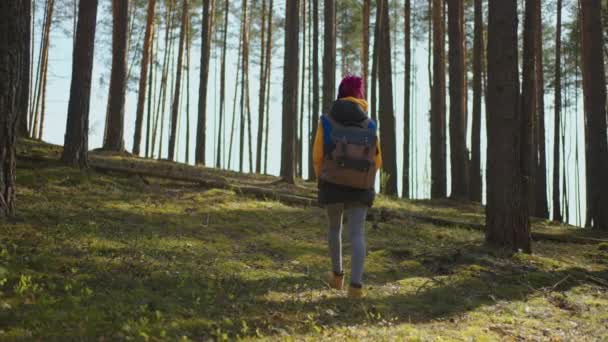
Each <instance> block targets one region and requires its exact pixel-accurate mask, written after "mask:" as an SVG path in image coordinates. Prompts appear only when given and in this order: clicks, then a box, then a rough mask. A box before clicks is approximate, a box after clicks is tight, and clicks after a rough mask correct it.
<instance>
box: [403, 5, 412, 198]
mask: <svg viewBox="0 0 608 342" xmlns="http://www.w3.org/2000/svg"><path fill="white" fill-rule="evenodd" d="M411 20H412V1H411V0H405V8H404V25H403V26H404V27H403V32H404V35H405V38H404V51H405V75H404V83H405V84H404V85H403V89H404V90H403V178H402V184H401V187H402V189H401V190H402V191H401V197H403V198H409V197H410V140H411V137H410V120H411V113H410V109H411V86H412V83H411V82H412V46H411V45H412V27H411Z"/></svg>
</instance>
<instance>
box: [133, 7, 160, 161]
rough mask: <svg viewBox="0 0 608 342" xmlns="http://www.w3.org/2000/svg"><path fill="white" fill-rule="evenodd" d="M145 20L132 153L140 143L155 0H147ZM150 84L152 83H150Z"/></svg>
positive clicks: (136, 153) (137, 151)
mask: <svg viewBox="0 0 608 342" xmlns="http://www.w3.org/2000/svg"><path fill="white" fill-rule="evenodd" d="M147 16H148V17H147V20H146V33H145V37H144V47H143V51H142V56H141V57H142V60H141V71H140V73H139V91H138V95H137V110H136V114H135V134H134V136H133V154H135V155H139V152H140V151H139V150H140V145H141V131H142V126H143V121H144V106H145V103H146V102H145V101H146V87H147V86H148V85H147V81H148V67H149V65H150V62H149V61H150V56H151V54H152V48H151V47H152V44H153V41H154V21H155V20H154V18H155V16H156V0H149V1H148V14H147ZM150 86H152V85H150Z"/></svg>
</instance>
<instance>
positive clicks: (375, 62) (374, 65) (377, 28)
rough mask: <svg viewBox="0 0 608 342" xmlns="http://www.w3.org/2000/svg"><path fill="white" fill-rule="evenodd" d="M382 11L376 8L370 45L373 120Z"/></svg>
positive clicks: (371, 109)
mask: <svg viewBox="0 0 608 342" xmlns="http://www.w3.org/2000/svg"><path fill="white" fill-rule="evenodd" d="M378 1H379V0H376V8H377V7H378ZM381 18H382V13H381V12H378V10H376V22H375V23H374V46H373V47H372V76H371V78H372V84H371V85H370V93H371V94H369V97H370V104H369V111H370V113H371V117H372V119H374V120H377V119H378V118H377V115H376V109H377V107H378V103H377V102H378V98H377V95H378V91H377V87H378V55H379V51H378V49H379V39H380V26H381V23H382V20H381Z"/></svg>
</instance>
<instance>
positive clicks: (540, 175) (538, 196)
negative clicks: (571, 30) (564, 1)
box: [533, 0, 549, 218]
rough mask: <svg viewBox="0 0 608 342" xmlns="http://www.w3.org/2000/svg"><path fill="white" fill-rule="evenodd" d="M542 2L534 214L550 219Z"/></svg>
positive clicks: (536, 37) (537, 65)
mask: <svg viewBox="0 0 608 342" xmlns="http://www.w3.org/2000/svg"><path fill="white" fill-rule="evenodd" d="M541 6H542V0H538V1H537V2H536V9H535V11H534V12H535V13H534V14H535V18H534V20H535V21H536V28H537V29H536V31H535V33H534V45H535V50H536V60H535V70H536V117H535V121H536V124H535V128H536V134H535V145H536V149H537V152H536V153H535V156H536V179H535V182H534V186H535V190H534V191H535V194H534V199H535V200H536V203H535V204H534V213H533V215H534V216H536V217H542V218H549V206H548V203H547V156H546V155H547V151H546V146H545V76H544V62H543V20H542V11H541Z"/></svg>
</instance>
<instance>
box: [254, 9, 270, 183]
mask: <svg viewBox="0 0 608 342" xmlns="http://www.w3.org/2000/svg"><path fill="white" fill-rule="evenodd" d="M260 27H261V31H262V39H261V43H260V90H259V94H258V95H259V98H258V134H257V144H256V153H255V172H256V173H258V174H259V173H262V143H263V142H264V140H263V138H264V110H265V105H266V102H265V101H264V100H265V99H266V60H265V59H266V58H270V56H269V55H266V0H262V25H261V26H260Z"/></svg>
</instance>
